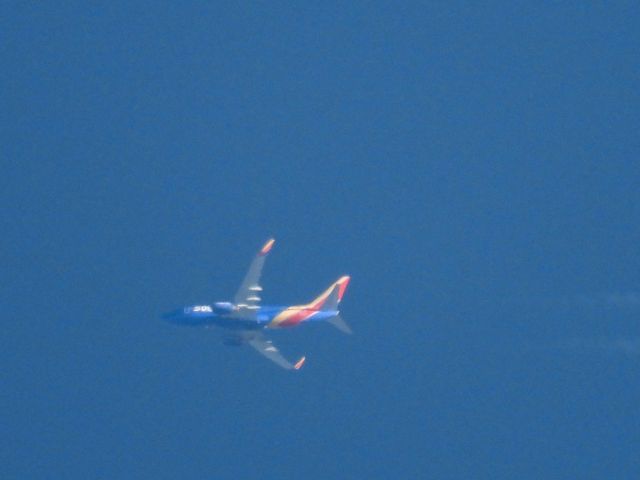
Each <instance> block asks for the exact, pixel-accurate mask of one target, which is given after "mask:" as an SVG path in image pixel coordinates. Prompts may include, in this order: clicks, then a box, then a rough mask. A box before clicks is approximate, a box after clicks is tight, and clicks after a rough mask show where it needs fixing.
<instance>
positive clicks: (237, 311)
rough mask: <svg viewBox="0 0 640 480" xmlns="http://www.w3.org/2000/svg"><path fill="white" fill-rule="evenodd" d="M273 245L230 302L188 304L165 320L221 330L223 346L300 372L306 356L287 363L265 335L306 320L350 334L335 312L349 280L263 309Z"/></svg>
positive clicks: (264, 251) (258, 259) (257, 258)
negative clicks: (301, 300) (245, 348)
mask: <svg viewBox="0 0 640 480" xmlns="http://www.w3.org/2000/svg"><path fill="white" fill-rule="evenodd" d="M274 243H275V239H273V238H272V239H270V240H268V241H267V243H265V244H264V246H263V247H262V248H261V249H260V251H259V252H258V254H257V255H256V256H255V258H254V259H253V261H252V262H251V266H250V267H249V271H248V272H247V274H246V276H245V277H244V280H243V281H242V284H241V285H240V288H239V289H238V291H237V293H236V295H235V297H234V298H233V302H228V301H227V302H215V303H213V304H212V305H189V306H186V307H184V308H181V309H178V310H174V311H172V312H169V313H167V314H165V315H163V317H164V319H165V320H167V321H169V322H170V323H174V324H177V325H185V326H204V327H210V326H217V327H221V328H223V329H225V331H226V332H227V335H226V336H225V338H224V340H223V343H224V344H225V345H232V346H239V345H249V346H251V347H253V348H254V349H255V350H256V351H258V353H260V354H262V355H264V356H265V357H266V358H268V359H269V360H271V361H272V362H274V363H276V364H277V365H278V366H280V367H282V368H285V369H287V370H300V368H301V367H302V365H303V364H304V362H305V360H306V357H304V356H302V357H300V359H298V360H297V361H296V362H294V363H291V362H289V361H288V360H287V359H285V358H284V357H283V356H282V354H281V353H280V351H279V350H278V349H277V348H276V346H275V345H274V344H273V342H272V341H271V340H269V339H268V338H267V337H266V335H265V334H264V332H265V331H266V330H269V329H280V328H291V327H296V326H298V325H300V324H302V323H304V322H309V321H326V322H328V323H330V324H331V325H333V326H334V327H336V328H337V329H338V330H340V331H341V332H343V333H347V334H351V333H352V331H351V328H350V327H349V325H348V324H347V323H346V322H345V321H344V320H343V319H342V317H341V316H340V311H339V310H338V306H339V305H340V302H341V301H342V297H343V296H344V292H345V291H346V289H347V285H349V281H350V280H351V277H349V276H348V275H344V276H342V277H340V278H339V279H338V280H337V281H336V282H334V283H333V284H332V285H331V286H330V287H329V288H327V289H326V290H325V291H324V292H323V293H322V294H321V295H319V296H318V297H317V298H315V299H314V300H312V301H311V302H309V303H307V304H304V305H294V306H289V307H287V306H262V305H260V301H261V299H260V294H261V292H262V287H261V286H260V275H261V273H262V267H263V266H264V262H265V259H266V257H267V255H268V253H269V252H270V251H271V249H272V248H273V244H274Z"/></svg>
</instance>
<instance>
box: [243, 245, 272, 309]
mask: <svg viewBox="0 0 640 480" xmlns="http://www.w3.org/2000/svg"><path fill="white" fill-rule="evenodd" d="M274 242H275V240H274V239H273V238H272V239H270V240H269V241H267V243H265V244H264V246H263V247H262V248H261V249H260V251H259V252H258V254H257V255H256V256H255V258H254V259H253V262H251V266H250V267H249V271H248V272H247V274H246V275H245V277H244V280H243V281H242V285H240V288H239V289H238V292H237V293H236V296H235V297H234V299H233V302H234V303H235V304H236V305H238V306H239V307H244V308H249V309H257V308H258V304H259V303H260V292H261V291H262V287H261V286H260V283H259V282H260V274H261V273H262V266H263V265H264V261H265V258H266V257H267V254H268V253H269V251H271V248H272V247H273V244H274Z"/></svg>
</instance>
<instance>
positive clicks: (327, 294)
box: [311, 275, 352, 333]
mask: <svg viewBox="0 0 640 480" xmlns="http://www.w3.org/2000/svg"><path fill="white" fill-rule="evenodd" d="M350 280H351V277H349V276H348V275H345V276H343V277H340V278H339V279H338V280H337V281H336V282H335V283H334V284H333V285H331V286H330V287H329V288H328V289H327V290H325V291H324V292H323V293H322V295H320V296H319V297H318V298H316V299H315V300H314V301H313V302H311V306H313V307H315V308H317V309H318V310H322V311H332V312H333V311H335V312H338V306H339V305H340V301H341V300H342V297H343V296H344V292H345V291H346V290H347V286H348V285H349V281H350ZM328 322H329V323H330V324H331V325H333V326H334V327H336V328H337V329H338V330H340V331H341V332H343V333H352V331H351V328H350V327H349V325H347V322H345V321H344V320H343V318H342V317H341V316H340V314H339V313H338V314H337V315H336V316H335V317H332V318H330V319H329V320H328Z"/></svg>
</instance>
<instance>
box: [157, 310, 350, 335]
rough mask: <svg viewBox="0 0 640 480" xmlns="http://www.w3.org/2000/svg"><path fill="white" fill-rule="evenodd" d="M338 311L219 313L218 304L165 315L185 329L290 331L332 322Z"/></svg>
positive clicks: (232, 311)
mask: <svg viewBox="0 0 640 480" xmlns="http://www.w3.org/2000/svg"><path fill="white" fill-rule="evenodd" d="M336 315H338V311H337V310H320V309H317V308H310V307H307V306H293V307H282V306H260V307H257V308H255V309H242V308H240V309H234V310H231V311H229V312H217V311H216V308H215V305H191V306H187V307H184V308H181V309H178V310H175V311H173V312H171V313H168V314H166V315H164V318H165V319H166V320H168V321H169V322H171V323H174V324H177V325H183V326H191V327H202V326H217V327H221V328H224V329H227V330H261V329H265V328H269V329H273V328H291V327H295V326H298V325H299V324H300V323H302V322H306V321H322V320H329V319H331V318H334V317H335V316H336Z"/></svg>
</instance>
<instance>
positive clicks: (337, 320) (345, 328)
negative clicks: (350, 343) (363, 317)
mask: <svg viewBox="0 0 640 480" xmlns="http://www.w3.org/2000/svg"><path fill="white" fill-rule="evenodd" d="M328 322H329V323H330V324H331V325H333V326H334V327H336V328H337V329H338V330H340V331H341V332H342V333H346V334H348V335H351V334H352V333H353V330H351V327H350V326H349V324H348V323H347V322H345V321H344V319H343V318H342V317H341V316H340V315H336V316H335V317H333V318H330V319H329V320H328Z"/></svg>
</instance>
